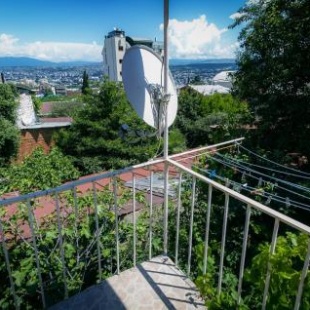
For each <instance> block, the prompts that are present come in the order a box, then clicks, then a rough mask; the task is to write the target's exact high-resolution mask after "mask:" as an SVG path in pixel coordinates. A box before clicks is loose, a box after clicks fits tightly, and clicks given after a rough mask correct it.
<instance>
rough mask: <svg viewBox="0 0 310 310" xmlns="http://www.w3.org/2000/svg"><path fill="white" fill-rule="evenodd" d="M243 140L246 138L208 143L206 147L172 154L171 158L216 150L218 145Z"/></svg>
mask: <svg viewBox="0 0 310 310" xmlns="http://www.w3.org/2000/svg"><path fill="white" fill-rule="evenodd" d="M242 140H244V138H238V139H233V140H229V141H225V142H221V143H217V144H213V145H208V146H204V147H198V148H196V149H192V150H189V151H185V152H183V153H178V154H174V155H170V156H169V158H170V159H174V158H177V157H181V156H186V155H190V154H193V153H199V152H203V151H206V150H212V149H215V150H216V148H218V147H221V146H224V145H229V144H234V143H237V142H240V141H242Z"/></svg>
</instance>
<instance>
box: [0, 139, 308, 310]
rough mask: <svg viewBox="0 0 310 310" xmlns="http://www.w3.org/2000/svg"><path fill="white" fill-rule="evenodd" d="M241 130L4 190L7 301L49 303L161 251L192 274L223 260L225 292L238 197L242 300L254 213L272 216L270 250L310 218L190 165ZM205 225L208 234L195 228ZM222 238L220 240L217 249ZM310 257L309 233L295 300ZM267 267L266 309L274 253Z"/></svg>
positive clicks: (1, 227)
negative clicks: (85, 173)
mask: <svg viewBox="0 0 310 310" xmlns="http://www.w3.org/2000/svg"><path fill="white" fill-rule="evenodd" d="M240 140H241V139H237V140H233V141H227V142H224V143H221V144H217V145H213V146H209V147H204V148H200V149H196V150H193V151H189V152H186V153H182V154H178V155H173V156H170V157H169V159H167V160H163V159H158V160H153V161H150V162H146V163H143V164H140V165H136V166H133V167H128V168H126V169H122V170H118V171H111V172H107V173H103V174H99V175H95V176H90V177H86V178H83V179H80V180H78V181H74V182H70V183H67V184H64V185H61V186H59V187H56V188H51V189H49V190H45V191H38V192H34V193H30V194H27V195H22V196H16V197H10V198H6V199H2V200H0V205H1V218H0V236H1V246H2V251H1V253H0V255H1V259H2V261H1V264H0V266H2V267H1V269H0V274H1V280H0V283H1V286H2V287H1V291H2V295H3V296H4V297H3V300H1V302H2V307H4V308H5V307H7V308H16V309H19V308H22V307H23V306H24V305H30V306H33V307H34V308H35V307H43V308H47V307H49V306H51V305H52V304H53V303H55V302H57V301H60V300H61V299H67V298H68V297H69V296H71V295H72V294H76V293H78V292H79V291H81V290H83V289H84V288H86V287H87V286H89V285H91V284H93V283H96V282H97V283H98V282H100V281H102V280H104V279H105V278H107V277H109V276H111V275H113V274H119V273H120V272H122V271H123V270H125V269H127V268H130V267H131V266H135V265H136V264H137V263H139V262H141V261H143V260H148V259H151V258H152V257H153V256H155V255H158V254H163V253H164V254H166V255H168V256H169V257H170V258H172V259H173V260H174V262H175V263H176V265H178V266H179V267H180V268H183V269H184V271H186V273H187V274H188V275H189V276H192V277H195V276H197V274H198V273H199V271H197V270H198V269H197V264H198V263H199V259H200V260H201V261H202V264H201V266H202V267H201V273H202V274H207V273H208V272H209V265H208V264H209V258H210V257H211V255H212V257H214V261H215V265H216V266H215V267H213V268H214V270H215V273H214V275H215V277H216V282H217V283H216V292H217V294H218V295H220V294H221V292H223V291H225V289H226V288H225V287H224V286H223V279H224V278H225V272H226V268H225V263H226V262H227V257H229V255H230V252H229V251H231V249H232V246H231V245H229V244H227V238H228V234H229V231H230V230H229V229H234V228H233V227H232V224H230V220H231V213H230V212H231V205H232V204H233V205H234V207H233V208H234V210H237V209H238V212H241V213H242V212H244V220H242V219H241V218H240V219H239V220H238V221H239V223H238V225H239V229H240V231H242V232H241V234H240V238H241V239H242V240H241V241H240V242H239V243H240V248H238V249H237V252H238V253H239V254H238V255H237V263H236V264H237V265H238V266H239V267H238V272H237V278H238V283H237V288H236V289H237V295H238V296H237V303H238V304H240V303H241V301H242V298H243V293H244V290H243V284H244V283H243V282H244V273H245V269H246V268H247V267H249V266H250V265H251V262H250V261H248V259H247V256H248V255H247V254H248V253H247V251H248V248H249V243H250V242H253V241H252V240H249V239H250V238H251V237H252V235H253V232H252V233H251V224H253V221H255V222H256V223H255V224H256V225H260V224H262V223H261V222H260V221H257V218H260V217H261V218H264V219H265V218H266V217H267V218H268V219H269V220H271V221H272V222H273V227H272V229H271V231H272V233H271V234H270V236H269V237H270V238H269V241H270V256H272V254H274V253H275V251H276V245H277V240H278V237H279V235H280V234H283V231H284V230H290V231H296V232H297V233H303V234H306V235H307V236H309V234H310V227H309V226H307V225H305V224H302V223H300V222H298V221H296V220H294V219H292V218H290V217H288V216H286V215H284V214H282V213H279V212H277V211H275V210H273V209H271V208H270V207H267V206H265V205H263V204H261V203H259V202H257V201H255V200H253V199H250V198H249V197H246V196H244V195H242V194H240V193H238V192H236V191H234V190H232V189H230V188H229V186H224V185H222V184H220V183H217V182H215V181H214V180H212V179H210V178H208V177H206V176H203V175H201V174H199V173H197V172H195V171H193V170H192V169H191V162H192V160H194V159H195V158H196V157H197V156H198V155H199V154H201V153H206V152H209V151H212V152H214V151H215V150H216V148H219V147H221V146H229V145H232V144H233V143H234V142H236V141H240ZM189 158H191V160H189ZM165 174H166V175H167V176H168V177H167V178H165ZM165 180H166V181H165ZM202 193H203V194H202ZM198 203H203V205H204V208H201V207H200V209H199V210H198V207H197V205H198ZM219 205H220V207H219ZM236 208H237V209H236ZM184 214H185V217H184ZM219 214H220V217H221V218H222V221H221V225H222V227H221V229H220V231H221V233H220V234H217V233H215V232H214V225H218V224H219V223H218V220H217V222H216V224H214V221H213V218H214V217H215V216H216V217H217V219H218V218H219ZM126 215H127V216H126ZM253 215H254V219H253ZM182 216H183V218H182ZM198 222H199V224H198ZM242 222H244V223H243V224H242ZM199 225H200V226H199ZM197 232H198V234H200V235H201V236H203V238H200V237H197V236H196V235H197ZM184 235H185V236H184ZM184 239H185V240H186V248H184V247H185V245H184ZM200 239H203V251H202V252H203V254H202V257H201V255H200V256H199V255H198V254H197V252H198V251H197V249H198V246H199V244H198V243H199V240H200ZM236 244H237V243H236ZM236 246H237V245H236ZM216 247H218V250H214V249H215V248H216ZM211 249H212V251H213V252H212V253H210V252H211ZM235 250H236V249H235ZM250 257H251V258H252V257H253V255H251V256H250ZM309 259H310V242H309V241H308V248H307V251H306V256H305V257H304V258H303V266H302V268H301V270H300V276H299V283H298V287H296V297H295V303H294V309H299V307H300V305H301V303H302V298H303V289H304V283H305V281H306V280H307V279H306V278H307V275H308V267H309ZM265 268H266V276H265V287H264V289H263V291H262V295H261V305H262V306H261V308H262V309H266V306H267V302H268V298H269V294H270V292H269V286H270V281H271V277H272V270H273V266H272V260H267V261H266V266H265ZM292 289H294V288H292ZM22 305H23V306H22Z"/></svg>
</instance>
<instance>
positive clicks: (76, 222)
mask: <svg viewBox="0 0 310 310" xmlns="http://www.w3.org/2000/svg"><path fill="white" fill-rule="evenodd" d="M73 203H74V217H75V218H74V228H75V236H76V249H77V254H76V255H77V256H76V261H77V263H79V262H80V252H79V229H78V219H79V210H78V208H79V206H78V200H77V194H76V187H74V188H73Z"/></svg>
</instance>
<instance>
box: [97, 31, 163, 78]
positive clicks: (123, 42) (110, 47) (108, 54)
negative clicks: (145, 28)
mask: <svg viewBox="0 0 310 310" xmlns="http://www.w3.org/2000/svg"><path fill="white" fill-rule="evenodd" d="M137 44H139V45H145V46H147V47H149V48H151V49H153V50H154V51H155V52H156V53H158V54H159V55H160V56H163V50H164V47H163V43H162V42H159V41H157V40H156V39H155V40H154V41H152V40H150V39H143V38H134V37H129V36H126V35H125V31H123V30H121V29H117V28H116V29H114V30H113V31H111V32H109V33H108V35H106V36H105V39H104V47H103V49H102V57H103V66H104V75H106V76H108V77H109V79H110V80H111V81H116V82H121V81H122V62H123V58H124V55H125V53H126V50H127V49H128V48H130V47H131V46H134V45H137Z"/></svg>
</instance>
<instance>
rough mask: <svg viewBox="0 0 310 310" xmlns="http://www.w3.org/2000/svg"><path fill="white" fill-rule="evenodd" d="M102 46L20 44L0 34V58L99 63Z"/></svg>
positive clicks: (52, 43)
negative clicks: (15, 57) (14, 57)
mask: <svg viewBox="0 0 310 310" xmlns="http://www.w3.org/2000/svg"><path fill="white" fill-rule="evenodd" d="M101 50H102V46H101V45H98V44H97V43H96V42H92V43H90V44H87V43H70V42H69V43H64V42H41V41H37V42H31V43H21V42H20V40H19V39H18V38H15V37H13V36H12V35H9V34H4V33H3V34H0V56H25V57H33V58H37V59H42V60H50V61H71V60H87V61H101V60H102V56H101Z"/></svg>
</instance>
